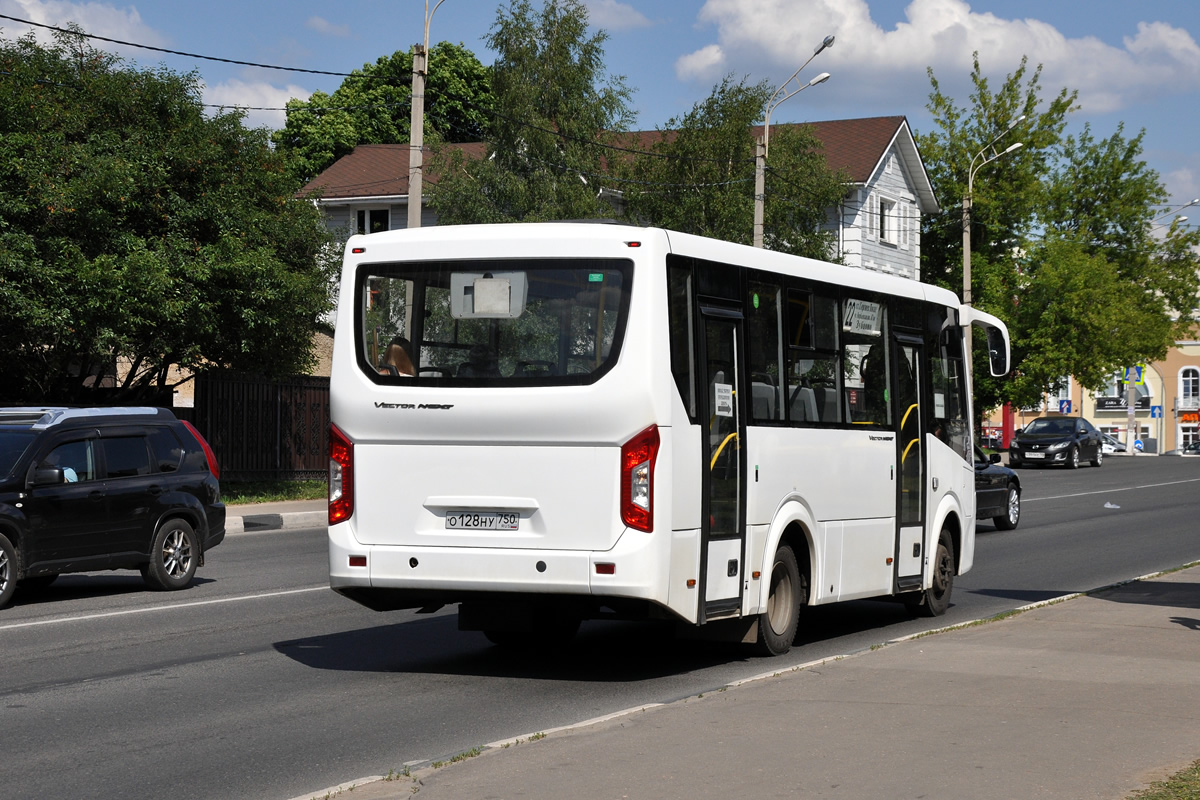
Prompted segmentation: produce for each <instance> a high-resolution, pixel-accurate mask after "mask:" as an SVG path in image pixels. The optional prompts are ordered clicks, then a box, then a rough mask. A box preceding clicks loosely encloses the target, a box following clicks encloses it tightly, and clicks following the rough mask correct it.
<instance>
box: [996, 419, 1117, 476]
mask: <svg viewBox="0 0 1200 800" xmlns="http://www.w3.org/2000/svg"><path fill="white" fill-rule="evenodd" d="M1103 444H1104V440H1103V439H1102V438H1101V434H1100V431H1099V430H1098V429H1097V428H1096V426H1095V425H1093V424H1092V423H1090V422H1088V421H1087V420H1086V419H1083V418H1082V417H1041V418H1039V419H1035V420H1034V421H1033V422H1031V423H1029V424H1028V425H1026V426H1025V428H1024V429H1023V430H1021V431H1019V432H1018V433H1017V435H1016V437H1015V438H1014V439H1013V441H1012V445H1010V446H1009V448H1008V464H1009V466H1011V467H1023V466H1027V465H1031V464H1063V465H1065V466H1067V467H1068V468H1070V469H1075V468H1076V467H1078V466H1079V462H1080V461H1089V462H1091V464H1092V466H1093V467H1098V466H1100V465H1101V464H1102V463H1103V462H1104V447H1103Z"/></svg>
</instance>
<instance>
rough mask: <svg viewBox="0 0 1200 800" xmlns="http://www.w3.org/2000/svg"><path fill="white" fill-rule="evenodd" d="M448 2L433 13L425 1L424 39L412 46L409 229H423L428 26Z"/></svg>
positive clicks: (438, 2)
mask: <svg viewBox="0 0 1200 800" xmlns="http://www.w3.org/2000/svg"><path fill="white" fill-rule="evenodd" d="M444 2H446V0H438V1H437V5H435V6H434V7H433V11H430V10H429V0H425V39H424V43H423V44H414V45H413V76H412V81H413V82H412V97H411V99H410V105H411V106H412V116H411V117H410V118H409V124H408V227H410V228H419V227H421V177H422V174H423V170H422V167H423V166H424V163H423V157H422V153H421V148H422V147H424V146H425V72H426V69H427V66H428V59H429V23H430V21H431V20H433V15H434V12H436V11H437V10H438V7H439V6H441V4H442V3H444Z"/></svg>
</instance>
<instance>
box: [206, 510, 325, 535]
mask: <svg viewBox="0 0 1200 800" xmlns="http://www.w3.org/2000/svg"><path fill="white" fill-rule="evenodd" d="M327 524H329V512H328V511H324V510H322V511H292V512H288V513H286V514H246V515H245V516H239V517H227V518H226V519H225V533H226V534H230V533H260V532H262V531H280V530H288V529H291V528H320V527H323V526H325V525H327Z"/></svg>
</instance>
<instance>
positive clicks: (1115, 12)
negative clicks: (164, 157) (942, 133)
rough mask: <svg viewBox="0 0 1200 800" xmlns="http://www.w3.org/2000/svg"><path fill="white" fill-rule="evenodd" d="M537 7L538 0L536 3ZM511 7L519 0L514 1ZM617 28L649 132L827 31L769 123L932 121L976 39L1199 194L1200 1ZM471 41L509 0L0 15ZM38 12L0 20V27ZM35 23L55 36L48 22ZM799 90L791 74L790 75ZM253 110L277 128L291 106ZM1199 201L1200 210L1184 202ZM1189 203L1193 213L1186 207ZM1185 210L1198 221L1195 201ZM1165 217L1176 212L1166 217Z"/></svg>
mask: <svg viewBox="0 0 1200 800" xmlns="http://www.w3.org/2000/svg"><path fill="white" fill-rule="evenodd" d="M532 2H533V4H534V7H540V5H541V3H540V0H532ZM504 5H505V6H506V5H507V0H504ZM584 5H586V6H587V8H588V11H589V18H590V21H591V23H592V24H593V26H594V27H595V28H597V29H602V30H603V31H605V32H606V34H607V35H608V40H607V41H606V42H605V54H606V63H607V69H608V72H609V73H610V74H612V75H619V76H623V77H624V80H625V83H626V84H627V85H628V86H629V87H631V88H632V89H634V90H635V94H634V98H633V105H634V109H635V111H636V113H637V122H636V127H637V128H639V129H643V130H651V129H654V128H656V127H659V126H662V125H665V123H666V122H667V121H668V120H669V119H671V118H672V117H676V116H680V115H682V114H685V113H687V112H688V111H689V110H691V108H692V107H693V105H695V104H696V103H698V102H700V101H701V100H703V99H704V98H705V97H707V96H708V94H709V93H710V91H711V90H712V88H713V86H714V85H715V84H716V83H717V82H719V81H720V80H721V78H722V77H723V76H725V75H732V76H734V78H735V79H740V78H743V77H744V78H748V79H749V80H750V81H751V82H758V81H760V80H767V81H769V82H770V83H771V84H772V85H778V84H780V83H782V82H784V81H785V80H787V79H788V78H789V76H791V75H792V73H793V72H794V71H795V70H796V69H797V68H799V67H800V66H801V65H802V64H804V63H805V61H806V60H808V58H809V57H810V56H812V55H813V51H814V49H815V48H816V46H817V45H819V44H820V43H821V41H822V40H823V39H824V38H825V37H826V36H829V35H832V36H834V43H833V45H832V46H831V47H829V48H828V49H826V50H824V51H823V52H821V53H820V54H819V55H817V56H816V57H815V58H813V59H812V61H811V63H809V64H808V66H806V67H805V68H804V69H803V71H802V72H801V73H800V76H799V79H800V80H802V81H805V82H806V81H807V80H809V79H811V78H812V77H815V76H816V75H818V74H820V73H821V72H829V73H830V75H831V78H830V79H829V80H828V81H826V82H825V83H822V84H820V85H817V86H812V87H809V88H808V89H806V90H805V91H804V92H803V93H802V94H798V95H796V96H794V97H792V98H791V99H789V100H787V101H786V102H784V103H783V104H781V105H780V106H779V107H778V108H777V109H776V110H775V111H774V113H773V115H772V118H771V121H772V123H776V122H804V121H817V120H834V119H851V118H856V117H874V116H893V115H903V116H905V117H907V118H908V121H909V124H910V126H911V127H912V128H913V129H914V130H915V131H916V132H925V131H930V130H932V129H933V122H932V119H931V117H930V115H929V113H928V110H927V109H926V107H925V106H926V103H927V102H928V99H929V93H930V90H931V85H930V82H929V77H928V73H927V70H929V69H932V70H933V73H934V75H935V76H936V77H937V79H938V82H939V84H940V86H941V89H942V91H943V93H944V94H947V95H949V96H951V97H953V98H954V99H955V101H956V103H957V104H958V105H960V106H965V105H968V104H969V95H970V91H971V83H970V73H971V63H972V53H974V52H978V53H979V58H980V62H981V66H982V68H983V71H984V74H985V75H987V76H988V77H989V79H990V80H991V81H992V82H993V83H994V84H997V85H998V84H999V83H1000V82H1002V81H1003V80H1004V79H1005V77H1006V76H1007V75H1008V74H1011V73H1012V72H1014V71H1015V70H1016V69H1017V68H1018V67H1019V66H1020V62H1021V58H1022V56H1027V57H1028V59H1029V63H1030V65H1031V66H1034V65H1038V64H1040V65H1042V77H1041V86H1042V90H1043V91H1042V97H1043V99H1044V100H1045V101H1049V100H1050V99H1051V98H1053V97H1054V96H1055V95H1056V94H1057V93H1058V91H1059V90H1060V89H1062V88H1064V87H1065V88H1069V89H1075V90H1078V92H1079V106H1080V108H1079V110H1078V111H1076V112H1074V114H1072V115H1071V118H1070V119H1071V127H1070V130H1072V131H1078V130H1079V129H1080V128H1082V126H1083V124H1084V123H1088V124H1090V125H1091V128H1092V133H1093V135H1095V136H1096V137H1097V138H1106V137H1108V136H1109V135H1111V134H1112V133H1114V132H1115V131H1116V130H1117V126H1118V125H1119V124H1121V123H1124V126H1125V135H1126V136H1127V137H1132V136H1134V135H1136V134H1137V133H1138V131H1140V130H1142V129H1145V131H1146V138H1145V140H1144V145H1143V146H1144V154H1143V155H1144V158H1145V159H1146V161H1147V162H1148V164H1149V165H1150V166H1151V167H1153V168H1154V169H1155V170H1157V171H1158V173H1159V175H1160V177H1161V179H1162V181H1163V183H1164V184H1165V185H1166V187H1167V190H1168V192H1169V193H1170V195H1171V200H1172V205H1171V207H1169V208H1164V213H1167V214H1168V215H1169V214H1171V213H1173V212H1174V211H1175V210H1176V209H1178V207H1180V206H1184V205H1185V204H1187V203H1189V202H1190V201H1192V200H1193V199H1196V198H1200V143H1198V141H1197V135H1196V134H1197V131H1198V130H1200V45H1198V44H1197V37H1200V1H1198V0H1147V1H1146V2H1140V3H1135V2H1129V0H1070V1H1068V0H624V1H622V0H584ZM435 7H436V11H434V13H433V14H432V16H431V17H430V19H429V42H430V44H436V43H437V42H439V41H450V42H454V43H461V44H462V45H464V46H466V47H467V48H469V49H470V50H472V51H473V52H475V54H476V55H477V56H478V57H479V59H480V60H481V61H482V62H483V63H485V64H490V63H491V62H492V61H493V59H494V53H492V52H491V51H490V50H489V49H488V47H487V42H486V39H487V36H488V33H489V31H490V30H491V29H492V26H493V25H494V23H495V21H496V16H497V10H498V9H499V8H500V7H501V0H442V2H441V4H440V5H438V3H437V0H430V2H429V3H426V2H424V0H343V2H340V3H336V4H330V3H319V2H315V0H286V1H285V0H248V1H247V0H241V1H240V2H232V0H205V2H202V3H192V2H179V0H141V1H140V2H121V0H86V1H76V2H72V0H0V15H5V16H7V17H16V18H19V19H23V20H31V21H34V22H40V23H44V24H49V25H62V24H64V23H67V22H72V21H73V22H75V23H77V24H78V25H80V26H81V27H82V28H83V29H84V30H85V31H86V32H87V33H91V34H95V35H98V36H104V37H107V38H110V39H118V40H122V41H127V42H133V43H137V44H144V45H151V46H154V47H159V48H164V49H167V50H175V51H180V52H184V53H190V54H195V55H199V56H210V57H213V58H223V59H229V60H235V61H245V62H253V63H256V64H265V65H275V66H283V67H291V68H296V69H303V70H319V71H327V72H341V73H345V72H350V71H351V70H354V69H357V68H361V67H362V66H363V65H364V64H367V63H371V62H374V61H375V60H376V59H377V58H379V57H380V56H383V55H388V54H391V53H393V52H395V51H397V50H408V49H410V48H411V47H412V45H413V44H417V43H420V42H422V40H423V39H424V23H425V19H426V10H427V8H428V9H434V8H435ZM29 30H30V29H29V27H28V26H26V25H22V24H20V23H17V22H14V21H13V20H11V19H2V18H0V36H2V37H4V38H6V39H13V38H16V37H18V36H21V35H24V34H25V33H27V32H28V31H29ZM39 35H41V36H44V35H46V33H45V31H42V32H40V33H39ZM95 44H96V46H98V47H101V48H102V49H105V50H110V51H113V52H117V53H118V54H120V55H121V56H122V57H124V58H126V59H128V60H130V61H133V62H136V63H138V64H140V65H143V66H147V67H154V66H166V67H168V68H170V69H173V70H177V71H181V72H188V71H195V72H196V73H197V74H198V75H199V76H200V78H201V80H202V81H203V84H204V87H205V88H204V96H205V102H207V103H213V104H228V105H244V106H253V107H264V108H282V107H283V105H284V104H285V103H286V102H287V100H288V99H290V98H293V97H297V98H307V97H308V96H309V94H310V93H311V92H313V91H314V90H318V89H319V90H322V91H325V92H332V91H333V90H334V89H336V88H337V87H338V85H339V84H340V83H341V80H342V79H341V78H339V77H336V76H328V75H317V74H311V73H305V72H296V71H284V70H274V69H264V68H259V67H249V66H242V65H236V64H228V63H223V62H219V61H214V60H208V59H201V58H195V57H192V56H184V55H171V54H165V53H160V52H154V51H149V50H145V49H139V48H131V47H124V46H119V45H114V44H110V43H105V42H95ZM791 86H792V87H793V88H794V87H795V86H796V84H795V83H793V84H791ZM248 123H249V124H252V125H265V126H268V127H272V128H275V127H280V126H281V125H282V124H283V113H282V111H253V112H250V114H249V118H248ZM1189 211H1190V209H1189ZM1183 213H1188V212H1187V211H1185V212H1183ZM1192 216H1193V219H1190V220H1189V222H1188V224H1189V225H1191V224H1200V206H1197V207H1196V208H1195V210H1194V213H1193V215H1192ZM1169 218H1170V217H1169V216H1168V217H1167V219H1169Z"/></svg>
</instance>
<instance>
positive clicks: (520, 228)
mask: <svg viewBox="0 0 1200 800" xmlns="http://www.w3.org/2000/svg"><path fill="white" fill-rule="evenodd" d="M634 231H636V232H638V233H637V238H638V239H640V240H642V241H647V240H648V239H650V238H658V237H661V239H660V241H661V242H662V245H663V247H664V249H665V250H666V251H667V252H671V253H676V254H678V255H684V256H692V257H694V258H702V259H705V260H709V261H722V262H725V263H728V264H733V265H735V266H739V267H747V268H751V269H761V270H765V271H768V272H777V273H780V274H784V275H792V276H796V277H805V278H808V279H811V280H816V281H821V282H823V283H831V284H836V285H839V286H854V287H857V288H861V289H865V290H867V291H873V292H880V293H882V294H888V295H893V296H897V297H910V298H914V299H922V300H927V301H929V302H932V303H938V304H940V305H944V306H951V307H957V306H959V299H958V296H957V295H956V294H954V292H951V291H949V290H947V289H943V288H941V287H940V286H934V285H933V284H929V283H922V282H921V281H915V280H912V279H910V278H902V277H900V276H898V275H886V274H883V273H880V272H875V271H872V270H868V269H864V268H862V267H848V266H845V265H842V264H834V263H831V262H828V261H818V260H816V259H812V258H805V257H803V256H794V255H791V254H788V253H779V252H776V251H773V250H765V249H762V248H757V247H751V246H749V245H744V244H735V243H733V242H726V241H722V240H719V239H710V238H708V237H704V236H697V235H695V234H690V233H680V232H678V231H669V230H665V229H663V228H647V227H641V226H636V225H629V224H625V223H621V222H609V221H599V220H598V221H597V222H518V223H507V224H489V225H437V226H433V227H428V228H414V229H398V230H391V231H381V232H379V233H372V234H358V235H355V236H352V237H350V239H349V240H348V241H347V242H346V253H347V254H348V255H349V254H350V253H351V251H352V249H353V248H355V247H369V246H370V245H371V244H374V243H379V244H392V243H401V242H408V243H417V242H422V243H426V242H437V241H439V240H449V241H454V242H459V243H461V242H465V241H476V242H479V241H514V242H515V241H529V240H531V239H540V240H542V241H554V240H562V241H572V242H579V241H580V240H581V239H584V240H586V239H590V240H593V241H596V240H608V241H621V242H625V241H628V240H629V239H630V237H631V234H632V232H634Z"/></svg>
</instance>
